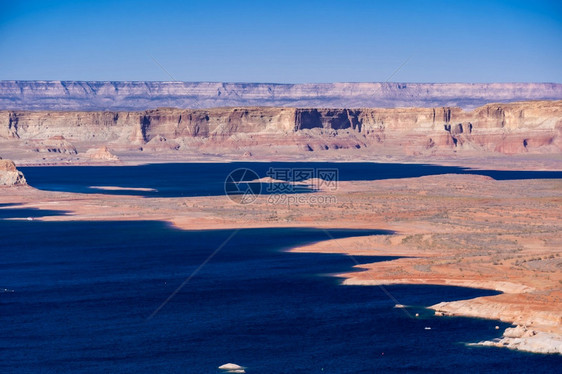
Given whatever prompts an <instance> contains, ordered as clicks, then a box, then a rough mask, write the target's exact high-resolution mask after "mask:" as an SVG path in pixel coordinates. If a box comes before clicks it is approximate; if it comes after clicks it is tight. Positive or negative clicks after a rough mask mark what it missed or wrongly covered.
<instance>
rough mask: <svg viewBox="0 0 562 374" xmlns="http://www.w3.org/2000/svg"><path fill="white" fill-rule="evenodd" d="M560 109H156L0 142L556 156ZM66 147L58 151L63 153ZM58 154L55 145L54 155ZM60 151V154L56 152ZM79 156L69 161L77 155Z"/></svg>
mask: <svg viewBox="0 0 562 374" xmlns="http://www.w3.org/2000/svg"><path fill="white" fill-rule="evenodd" d="M561 132H562V101H528V102H520V103H511V104H488V105H485V106H482V107H479V108H476V109H474V110H472V111H465V110H462V109H460V108H455V107H438V108H394V109H385V108H367V109H322V108H273V107H247V108H213V109H173V108H161V109H155V110H146V111H141V112H60V111H48V112H47V111H37V112H35V111H0V137H2V138H3V139H4V140H5V141H9V140H12V141H20V142H24V144H26V145H28V146H30V147H35V148H34V149H36V150H38V151H41V150H42V149H47V150H48V151H49V152H50V151H51V150H52V149H55V148H57V147H54V148H53V146H52V145H53V144H55V143H56V144H59V143H60V147H58V148H60V149H61V150H60V152H59V153H69V154H71V153H73V152H71V151H69V149H70V150H72V144H73V143H81V144H90V145H99V144H103V145H116V146H118V147H121V148H122V147H132V148H134V147H137V148H139V147H140V148H143V149H146V150H159V149H162V150H165V149H169V150H182V149H186V148H190V149H193V148H197V147H203V148H204V147H213V146H216V147H223V148H225V149H235V148H237V147H251V146H281V145H285V146H286V145H292V146H295V147H297V148H298V149H300V150H304V151H318V150H325V149H338V148H369V147H371V148H372V147H374V146H376V147H378V148H381V147H382V148H384V147H401V149H403V151H404V152H407V153H408V152H409V153H416V152H432V151H435V150H443V149H449V150H455V151H457V150H458V151H462V150H476V151H480V150H481V151H491V152H502V153H522V152H549V153H552V152H560V150H561V146H562V140H561ZM63 143H64V144H63ZM56 144H55V145H56ZM58 148H57V149H58ZM74 153H75V152H74Z"/></svg>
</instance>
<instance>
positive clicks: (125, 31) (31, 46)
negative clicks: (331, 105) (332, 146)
mask: <svg viewBox="0 0 562 374" xmlns="http://www.w3.org/2000/svg"><path fill="white" fill-rule="evenodd" d="M404 63H405V64H404ZM400 66H402V67H401V68H400ZM397 69H398V71H396V70H397ZM166 71H167V72H168V73H169V74H168V73H167V72H166ZM393 72H394V73H395V74H394V75H392V74H393ZM170 75H171V76H172V77H173V78H171V77H170ZM389 77H390V80H391V81H398V82H562V1H542V0H534V1H518V0H511V1H480V0H469V1H465V0H458V1H431V0H427V1H392V0H388V1H374V0H372V1H368V0H364V1H359V0H346V1H334V0H323V1H306V0H300V1H299V0H281V1H267V0H262V1H246V0H236V1H219V0H208V1H180V0H159V1H142V0H134V1H133V0H130V1H129V0H124V1H107V0H95V1H80V0H45V1H26V0H0V79H7V80H12V79H17V80H32V79H41V80H59V79H60V80H166V81H169V80H183V81H227V82H281V83H300V82H377V81H386V80H387V79H389Z"/></svg>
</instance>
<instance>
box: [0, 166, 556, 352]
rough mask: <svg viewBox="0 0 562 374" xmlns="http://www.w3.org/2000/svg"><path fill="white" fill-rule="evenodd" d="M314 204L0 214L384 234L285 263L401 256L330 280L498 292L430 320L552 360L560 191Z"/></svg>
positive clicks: (69, 197)
mask: <svg viewBox="0 0 562 374" xmlns="http://www.w3.org/2000/svg"><path fill="white" fill-rule="evenodd" d="M107 187H109V186H106V187H104V188H107ZM100 192H103V191H102V190H100ZM314 195H317V196H326V195H329V196H333V197H334V198H335V199H332V200H330V201H329V202H326V201H325V200H324V201H323V202H322V203H319V204H318V203H317V204H309V203H305V204H302V203H301V204H296V203H291V204H286V203H285V204H284V203H277V204H272V203H271V202H268V197H267V196H260V197H259V198H258V199H257V200H256V201H255V202H254V203H252V204H248V205H240V204H236V203H233V202H231V201H230V200H229V199H228V198H227V197H225V196H216V197H212V198H209V197H187V198H143V197H138V196H116V195H114V196H112V195H105V194H103V193H100V194H75V193H67V192H49V191H40V190H37V189H34V188H31V187H29V186H19V187H9V188H7V187H5V188H0V204H4V203H11V204H14V203H15V204H20V205H18V207H22V208H23V207H25V208H38V209H48V210H61V211H64V212H66V215H63V216H47V217H44V218H39V219H41V220H61V221H67V220H163V221H168V222H171V223H172V224H173V225H175V226H176V227H178V228H181V229H186V230H200V229H217V228H250V227H289V226H290V227H321V228H372V229H389V230H392V231H394V232H395V233H394V234H392V235H377V236H370V237H357V238H348V239H337V240H326V241H323V242H319V243H316V244H313V245H310V246H305V247H301V248H295V249H294V251H306V252H340V253H346V254H349V255H375V256H379V255H380V256H404V258H400V259H397V260H393V261H387V262H377V263H373V264H369V265H361V267H362V268H364V269H366V271H363V272H354V273H350V274H342V275H341V276H342V277H344V278H345V280H344V284H355V285H357V284H361V285H385V284H397V283H399V284H434V285H455V286H466V287H475V288H485V289H493V290H498V291H501V292H503V293H502V294H499V295H497V296H489V297H481V298H476V299H471V300H464V301H457V302H450V303H441V304H438V305H435V306H433V307H432V308H433V309H435V310H436V311H437V312H436V313H437V314H450V315H463V316H471V317H481V318H490V319H498V320H502V321H505V322H510V323H513V324H516V325H517V326H521V328H520V330H521V331H519V330H517V331H515V333H514V332H513V331H510V330H509V329H508V331H507V333H506V335H509V334H511V335H510V336H515V338H506V340H505V341H502V342H501V343H494V344H499V345H508V346H509V347H511V348H515V349H523V350H530V351H535V352H559V353H560V347H561V346H562V271H561V270H562V257H561V252H560V248H561V247H562V236H561V235H560V232H562V209H561V207H562V180H522V181H496V180H493V179H491V178H488V177H483V176H472V175H454V174H448V175H440V176H427V177H420V178H408V179H396V180H381V181H349V182H340V183H339V187H338V189H337V190H336V191H318V192H315V193H314ZM306 198H307V199H310V194H307V195H306ZM307 201H310V200H307ZM327 239H329V238H328V237H327ZM523 327H524V328H525V329H526V331H524V330H523ZM514 334H515V335H514ZM524 335H525V336H524ZM520 336H524V338H523V339H522V340H521V339H519V337H520ZM504 342H505V344H504ZM475 343H477V342H475Z"/></svg>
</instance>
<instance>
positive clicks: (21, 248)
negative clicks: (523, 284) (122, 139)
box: [0, 164, 562, 373]
mask: <svg viewBox="0 0 562 374" xmlns="http://www.w3.org/2000/svg"><path fill="white" fill-rule="evenodd" d="M223 166H224V165H223ZM223 166H221V168H222V167H223ZM261 166H263V167H265V165H261ZM261 166H260V167H261ZM394 166H395V167H396V165H394ZM146 167H155V168H159V167H162V168H164V169H165V170H168V171H169V170H175V171H176V172H177V173H176V174H173V175H168V177H162V176H159V177H158V178H156V180H153V179H150V178H145V179H135V178H136V177H135V175H137V176H140V175H141V174H142V173H139V171H138V170H136V169H134V168H133V167H126V168H110V167H109V168H108V167H102V168H100V169H96V168H89V172H88V173H85V174H82V173H83V172H84V169H82V168H76V167H70V168H68V167H64V168H56V171H55V173H54V176H53V175H48V173H44V171H47V169H46V168H26V169H25V170H24V172H25V173H26V177H27V178H28V180H29V181H30V183H31V184H32V185H36V186H40V185H41V183H45V185H49V186H54V185H56V186H58V188H60V189H62V190H67V189H71V188H70V187H69V186H72V188H85V187H87V186H90V185H120V186H129V187H153V188H157V189H158V191H168V194H167V196H176V195H180V194H186V195H195V194H198V193H208V192H209V190H204V189H201V188H200V187H199V186H200V185H199V183H192V184H189V183H188V185H187V186H186V185H184V184H183V183H184V181H186V180H192V179H193V178H194V177H193V176H192V178H191V179H190V178H187V177H184V176H182V177H177V175H184V173H185V174H189V173H187V172H186V171H185V170H186V169H190V168H191V169H190V170H193V168H195V169H197V170H199V175H198V178H199V181H201V180H203V181H205V182H208V183H209V184H211V187H209V188H210V191H211V192H213V191H214V190H213V188H214V187H212V184H213V183H217V184H218V183H219V180H221V181H224V176H225V174H227V173H228V170H229V169H232V166H229V167H228V168H227V167H224V169H220V170H215V169H213V167H209V166H208V165H206V170H208V174H207V173H206V172H205V171H204V170H202V169H198V168H200V167H201V166H200V165H196V166H193V165H191V166H186V165H183V164H180V165H179V166H178V165H177V164H173V165H163V166H155V165H149V166H144V167H141V168H146ZM254 167H255V166H254ZM353 167H355V166H353ZM408 167H409V166H408ZM168 168H169V169H168ZM116 169H122V170H125V172H123V171H122V172H121V173H120V174H118V175H117V174H112V173H114V171H115V170H116ZM127 170H128V171H127ZM29 171H31V172H29ZM107 173H109V174H107ZM343 173H344V172H343V171H341V172H340V175H342V174H343ZM350 173H351V172H350ZM350 175H351V174H350ZM120 176H121V177H120ZM36 177H37V179H36ZM59 177H60V179H58V178H59ZM382 177H384V176H383V175H379V178H382ZM88 178H91V179H88ZM112 178H113V179H112ZM139 178H140V177H139ZM343 178H346V177H343ZM350 178H351V177H350ZM162 180H163V181H164V182H162ZM92 182H93V183H92ZM185 183H187V182H185ZM190 183H191V182H190ZM221 183H222V182H221ZM203 184H204V183H203ZM215 187H216V189H217V190H216V191H218V190H219V187H218V186H215ZM46 188H49V187H46ZM220 188H222V186H221V187H220ZM203 191H207V192H203ZM213 193H214V192H213ZM217 193H218V192H217ZM51 214H57V213H56V212H52V211H37V210H29V209H21V208H19V207H18V206H17V205H4V206H0V290H3V291H0V326H1V327H0V329H1V330H0V331H1V336H0V372H6V373H26V372H31V373H51V372H52V373H55V372H56V373H59V372H66V373H100V372H116V373H217V372H218V370H217V367H218V366H219V365H221V364H224V363H227V362H235V363H237V364H240V365H243V366H246V367H247V372H248V373H373V372H404V371H411V372H420V373H421V372H435V371H444V372H449V371H455V372H465V371H469V370H471V371H475V372H509V373H516V372H529V371H533V372H551V373H552V372H555V371H556V368H557V367H558V368H559V367H560V365H561V364H562V359H561V358H560V357H559V356H545V355H535V354H528V353H521V352H514V351H510V350H506V349H497V348H488V347H467V346H466V345H465V343H466V342H475V341H480V340H484V339H493V338H495V337H498V336H499V335H501V330H500V331H498V330H495V328H494V326H496V325H500V327H501V328H502V329H503V328H505V327H507V325H506V324H502V323H498V322H497V321H486V320H478V319H469V318H448V317H433V315H432V313H431V312H430V311H427V310H425V309H424V308H423V307H424V306H428V305H432V304H435V303H437V302H440V301H444V300H458V299H466V298H472V297H477V296H483V295H492V294H495V293H494V292H491V291H484V290H475V289H468V288H458V287H438V286H389V287H386V289H387V290H388V292H390V293H391V294H392V295H393V297H394V298H396V299H397V300H398V301H399V302H400V303H402V304H406V305H410V306H411V307H410V308H408V313H409V314H410V315H413V314H415V313H420V317H419V318H411V317H410V316H409V315H408V313H406V312H405V311H404V310H402V309H396V308H393V306H394V304H395V301H394V300H391V299H390V298H389V297H388V296H387V295H386V294H385V293H384V292H383V291H382V290H381V289H380V288H378V287H356V286H351V287H350V286H341V285H340V282H341V279H338V278H336V277H334V276H332V275H333V274H335V273H341V272H347V271H350V270H351V269H352V266H353V265H354V262H353V261H352V259H350V258H349V257H347V256H344V255H338V254H304V253H288V252H286V251H285V250H286V249H288V248H291V247H294V246H297V245H302V244H306V243H311V242H316V241H320V240H326V239H329V237H328V235H327V234H326V233H325V232H324V231H322V230H316V229H303V228H299V229H297V228H279V229H245V230H240V231H237V232H236V234H235V235H234V236H233V237H232V239H231V240H230V241H229V242H228V244H227V245H225V246H224V248H222V250H221V251H219V252H218V253H217V255H216V256H215V257H213V258H212V260H211V261H210V262H209V263H208V264H207V265H206V266H204V267H203V268H202V269H201V271H200V272H199V273H198V274H197V275H196V276H195V277H193V278H192V279H191V280H190V282H189V283H188V284H187V285H186V286H185V287H184V288H183V289H182V290H181V291H180V292H179V293H177V294H176V295H175V297H173V298H172V299H171V301H170V302H169V303H167V304H166V305H165V306H164V307H163V308H162V309H161V310H160V311H159V313H157V314H156V315H155V316H154V318H152V319H148V317H149V316H150V315H151V314H152V313H153V312H154V311H155V310H156V309H157V308H158V307H159V306H160V305H161V304H162V302H163V301H164V300H165V299H166V298H167V297H168V296H170V295H171V294H172V292H173V291H174V290H175V289H176V288H177V287H178V286H179V285H180V284H181V283H182V282H183V281H184V280H185V279H186V278H187V277H188V276H189V275H190V274H191V273H192V272H193V271H194V270H195V269H197V268H198V267H199V265H200V264H201V263H203V262H204V261H205V259H207V257H208V256H209V255H210V254H211V253H212V252H213V251H214V250H215V249H216V248H218V247H219V246H220V245H221V243H223V241H225V240H226V239H227V238H228V237H229V236H230V235H231V234H232V230H207V231H183V230H177V229H175V228H173V227H171V226H169V225H167V224H165V223H163V222H152V221H148V222H147V221H142V222H140V221H129V222H70V221H69V222H40V221H27V220H11V219H10V218H22V217H29V216H37V217H41V216H45V215H51ZM381 233H385V232H383V231H363V230H330V235H332V236H334V237H336V238H343V237H348V236H358V235H372V234H381ZM356 259H357V260H358V261H359V262H361V263H366V262H374V261H390V260H392V259H393V258H388V257H356ZM4 289H5V290H4ZM12 291H13V292H12ZM425 327H431V330H426V329H425Z"/></svg>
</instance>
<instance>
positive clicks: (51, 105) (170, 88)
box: [0, 81, 562, 111]
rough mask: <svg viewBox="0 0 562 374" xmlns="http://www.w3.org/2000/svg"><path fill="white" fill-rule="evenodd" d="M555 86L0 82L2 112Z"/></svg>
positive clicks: (336, 103)
mask: <svg viewBox="0 0 562 374" xmlns="http://www.w3.org/2000/svg"><path fill="white" fill-rule="evenodd" d="M561 99H562V84H556V83H474V84H469V83H437V84H436V83H325V84H267V83H212V82H200V83H193V82H81V81H0V109H12V110H117V111H123V110H127V111H132V110H145V109H155V108H158V107H175V108H213V107H226V106H230V107H235V106H281V107H322V108H365V107H379V108H394V107H416V106H417V107H436V106H458V107H462V108H474V107H476V106H480V105H484V104H486V103H490V102H513V101H522V100H561Z"/></svg>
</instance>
